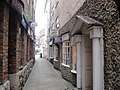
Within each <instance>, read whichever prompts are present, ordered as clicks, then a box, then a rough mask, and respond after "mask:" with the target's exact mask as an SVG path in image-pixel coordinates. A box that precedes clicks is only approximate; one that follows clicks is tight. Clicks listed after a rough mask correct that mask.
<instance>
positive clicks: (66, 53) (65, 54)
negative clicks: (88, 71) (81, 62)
mask: <svg viewBox="0 0 120 90" xmlns="http://www.w3.org/2000/svg"><path fill="white" fill-rule="evenodd" d="M62 52H63V54H62V55H63V64H66V65H69V64H70V43H69V41H65V42H63V51H62Z"/></svg>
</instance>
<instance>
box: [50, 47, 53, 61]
mask: <svg viewBox="0 0 120 90" xmlns="http://www.w3.org/2000/svg"><path fill="white" fill-rule="evenodd" d="M50 58H51V59H53V46H51V47H50Z"/></svg>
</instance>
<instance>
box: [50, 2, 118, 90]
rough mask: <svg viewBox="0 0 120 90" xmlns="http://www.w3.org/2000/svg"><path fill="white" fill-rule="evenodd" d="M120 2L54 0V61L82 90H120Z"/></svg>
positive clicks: (52, 41)
mask: <svg viewBox="0 0 120 90" xmlns="http://www.w3.org/2000/svg"><path fill="white" fill-rule="evenodd" d="M119 3H120V2H119V1H118V0H75V1H73V0H69V2H66V1H65V0H50V25H49V28H50V35H51V36H50V41H49V46H50V47H52V50H51V51H52V55H53V57H52V60H53V61H52V62H53V65H54V67H55V68H58V69H59V70H60V71H61V72H62V76H63V78H65V79H67V80H68V81H70V82H71V83H72V84H73V85H75V86H77V88H79V89H82V90H119V88H120V84H119V82H120V77H119V73H120V71H119V68H120V67H119V61H120V59H119V47H120V46H119V44H120V41H119V37H120V36H119V31H120V29H119V23H120V21H119V19H120V17H119V16H120V13H119V10H120V8H119Z"/></svg>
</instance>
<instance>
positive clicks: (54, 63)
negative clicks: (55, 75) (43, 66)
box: [53, 60, 60, 70]
mask: <svg viewBox="0 0 120 90" xmlns="http://www.w3.org/2000/svg"><path fill="white" fill-rule="evenodd" d="M53 65H54V68H55V69H58V70H60V63H59V61H57V60H56V61H55V60H54V61H53Z"/></svg>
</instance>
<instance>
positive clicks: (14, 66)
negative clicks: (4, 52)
mask: <svg viewBox="0 0 120 90" xmlns="http://www.w3.org/2000/svg"><path fill="white" fill-rule="evenodd" d="M19 28H20V24H19V22H18V21H17V19H16V17H15V16H14V15H13V12H12V11H11V12H10V18H9V44H8V45H9V49H8V55H9V57H8V59H9V60H8V63H9V65H8V66H9V74H14V73H17V72H18V70H19V44H20V43H19Z"/></svg>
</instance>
